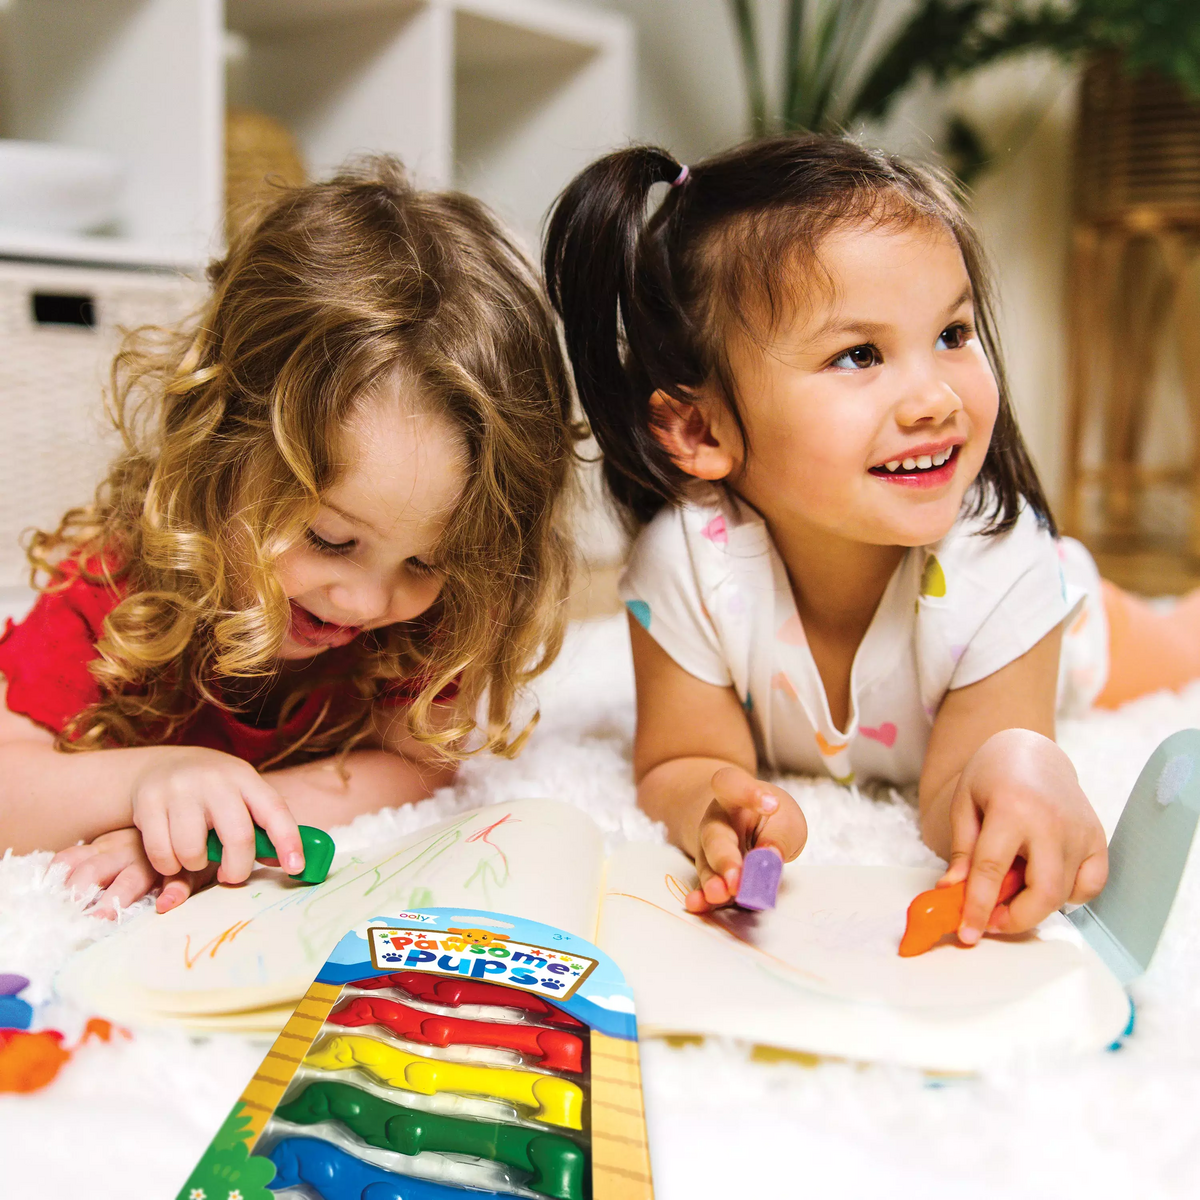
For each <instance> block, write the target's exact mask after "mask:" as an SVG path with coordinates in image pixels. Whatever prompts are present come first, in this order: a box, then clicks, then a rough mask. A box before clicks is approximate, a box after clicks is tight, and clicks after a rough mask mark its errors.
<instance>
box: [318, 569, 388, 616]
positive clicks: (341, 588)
mask: <svg viewBox="0 0 1200 1200" xmlns="http://www.w3.org/2000/svg"><path fill="white" fill-rule="evenodd" d="M329 599H330V602H331V603H332V604H333V605H334V606H335V607H336V609H337V612H338V615H339V616H341V617H342V618H343V619H344V620H345V622H346V624H347V625H370V624H371V623H372V622H375V621H379V620H380V619H381V618H383V617H385V616H387V614H388V610H389V609H390V608H391V604H392V591H391V588H389V587H387V586H385V585H384V583H383V582H382V581H381V580H378V579H374V578H372V577H370V576H367V575H364V576H362V577H360V578H356V579H353V580H346V581H343V582H341V583H336V584H334V585H333V587H331V588H330V589H329Z"/></svg>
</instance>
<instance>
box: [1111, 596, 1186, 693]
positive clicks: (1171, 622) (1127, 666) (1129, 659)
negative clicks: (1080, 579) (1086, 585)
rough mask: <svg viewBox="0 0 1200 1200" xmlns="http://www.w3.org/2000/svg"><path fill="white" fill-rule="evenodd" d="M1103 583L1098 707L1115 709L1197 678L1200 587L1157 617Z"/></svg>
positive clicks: (1139, 602) (1154, 611)
mask: <svg viewBox="0 0 1200 1200" xmlns="http://www.w3.org/2000/svg"><path fill="white" fill-rule="evenodd" d="M1103 584H1104V611H1105V614H1106V615H1107V617H1108V653H1109V669H1108V682H1107V683H1106V684H1105V685H1104V690H1103V691H1102V692H1101V693H1100V695H1099V696H1098V697H1097V699H1096V705H1097V707H1099V708H1119V707H1120V706H1121V705H1122V704H1126V703H1128V702H1129V701H1130V700H1135V699H1137V697H1138V696H1146V695H1149V694H1150V693H1151V692H1159V691H1163V690H1164V689H1166V690H1170V691H1178V690H1179V689H1180V688H1182V687H1184V686H1185V685H1187V684H1189V683H1191V682H1192V680H1194V679H1200V588H1198V589H1197V590H1196V591H1194V592H1192V593H1191V594H1190V595H1187V596H1184V597H1183V598H1182V599H1180V601H1179V603H1178V604H1176V605H1175V607H1174V608H1172V609H1171V610H1169V611H1167V612H1160V611H1159V610H1158V609H1156V608H1153V607H1152V606H1151V605H1149V604H1147V603H1146V602H1145V601H1144V600H1141V599H1139V598H1138V597H1137V596H1131V595H1130V594H1129V593H1128V592H1125V591H1122V590H1121V589H1120V588H1119V587H1117V586H1116V585H1115V584H1112V583H1109V582H1108V580H1107V579H1106V580H1104V581H1103Z"/></svg>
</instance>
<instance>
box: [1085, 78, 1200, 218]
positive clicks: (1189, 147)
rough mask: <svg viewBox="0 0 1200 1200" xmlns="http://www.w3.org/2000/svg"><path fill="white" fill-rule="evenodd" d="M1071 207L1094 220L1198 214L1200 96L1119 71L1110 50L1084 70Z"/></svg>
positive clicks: (1162, 81)
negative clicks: (1140, 215)
mask: <svg viewBox="0 0 1200 1200" xmlns="http://www.w3.org/2000/svg"><path fill="white" fill-rule="evenodd" d="M1075 185H1076V190H1075V208H1076V212H1077V214H1078V215H1079V217H1080V218H1081V219H1083V220H1085V221H1092V222H1096V223H1102V222H1108V221H1127V220H1129V218H1130V217H1131V216H1133V217H1134V219H1135V220H1136V219H1137V214H1138V213H1139V212H1140V213H1142V214H1144V215H1145V216H1146V217H1150V218H1151V219H1153V220H1154V221H1156V222H1167V223H1176V222H1182V223H1184V224H1194V223H1196V222H1198V221H1200V103H1197V102H1196V100H1195V99H1193V98H1191V97H1189V96H1188V94H1187V93H1186V92H1185V91H1184V89H1183V88H1182V87H1181V86H1180V85H1179V84H1178V83H1176V82H1174V81H1173V80H1169V79H1164V78H1163V77H1162V76H1159V75H1154V74H1146V75H1140V76H1137V77H1134V76H1131V75H1128V74H1126V72H1125V70H1124V69H1123V67H1122V65H1121V60H1120V58H1119V57H1118V56H1117V55H1114V54H1105V55H1102V56H1099V57H1097V58H1095V59H1093V60H1092V62H1091V63H1090V64H1089V65H1088V67H1087V69H1086V71H1085V72H1084V76H1083V83H1082V88H1081V91H1080V104H1079V130H1078V136H1077V141H1076V169H1075Z"/></svg>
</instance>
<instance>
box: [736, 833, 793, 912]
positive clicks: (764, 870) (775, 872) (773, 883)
mask: <svg viewBox="0 0 1200 1200" xmlns="http://www.w3.org/2000/svg"><path fill="white" fill-rule="evenodd" d="M782 875H783V859H782V857H780V854H779V851H778V850H775V849H773V848H772V847H770V846H759V847H758V848H757V849H755V850H751V851H750V852H749V853H748V854H747V855H746V857H745V858H744V859H743V860H742V881H741V883H740V884H739V885H738V890H737V895H736V896H735V897H734V903H735V904H736V905H737V906H738V907H739V908H748V909H751V910H752V911H753V912H762V911H763V909H764V908H774V907H775V894H776V892H778V891H779V880H780V877H781V876H782Z"/></svg>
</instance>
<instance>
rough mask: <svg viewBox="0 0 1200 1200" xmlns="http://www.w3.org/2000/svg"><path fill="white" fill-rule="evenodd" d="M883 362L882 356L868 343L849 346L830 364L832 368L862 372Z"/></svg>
mask: <svg viewBox="0 0 1200 1200" xmlns="http://www.w3.org/2000/svg"><path fill="white" fill-rule="evenodd" d="M881 362H883V356H882V355H881V354H880V353H879V351H878V349H877V348H876V347H874V346H872V345H871V344H870V343H869V342H865V343H864V344H863V345H861V346H851V347H850V349H849V350H844V351H842V353H841V354H839V355H838V356H837V358H835V359H834V360H833V362H832V364H831V365H832V366H835V367H840V368H841V369H842V370H846V371H863V370H865V369H866V368H867V367H875V366H878V365H879V364H880V363H881Z"/></svg>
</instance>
